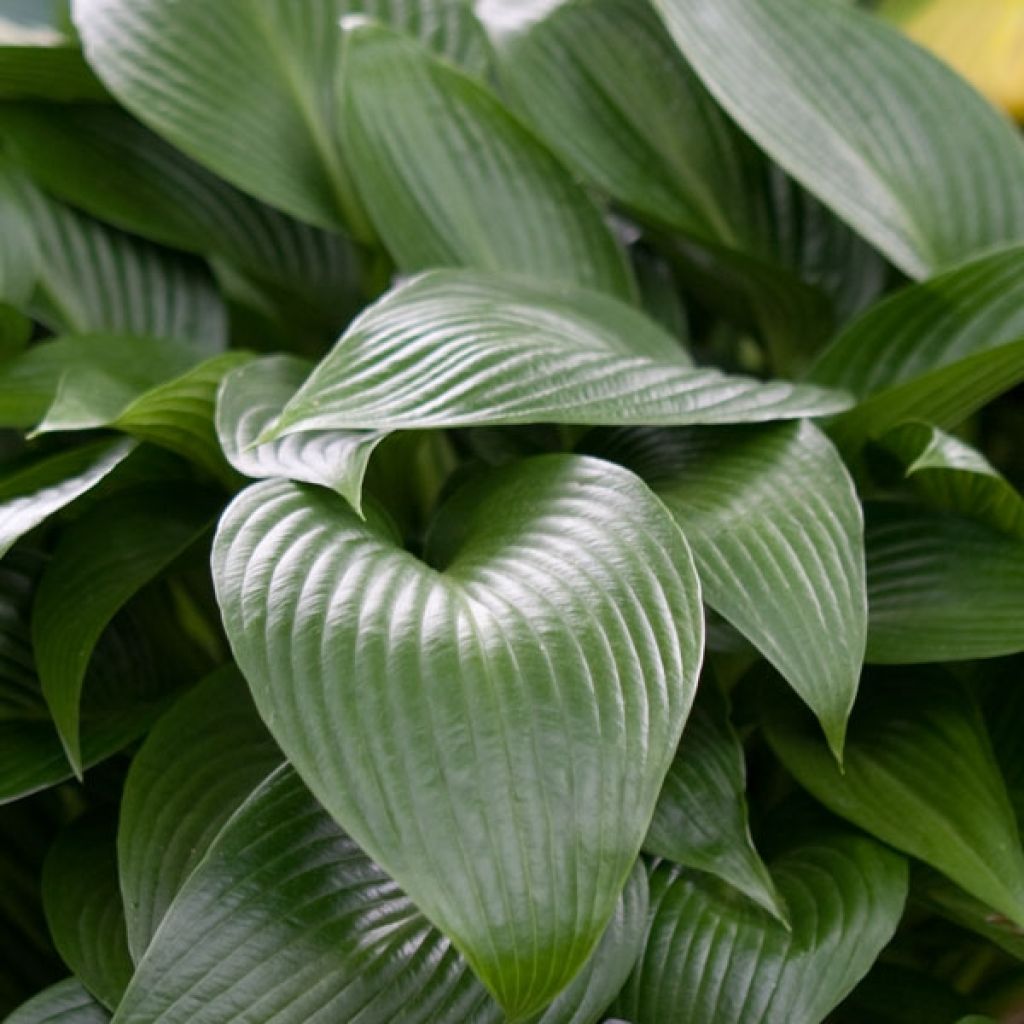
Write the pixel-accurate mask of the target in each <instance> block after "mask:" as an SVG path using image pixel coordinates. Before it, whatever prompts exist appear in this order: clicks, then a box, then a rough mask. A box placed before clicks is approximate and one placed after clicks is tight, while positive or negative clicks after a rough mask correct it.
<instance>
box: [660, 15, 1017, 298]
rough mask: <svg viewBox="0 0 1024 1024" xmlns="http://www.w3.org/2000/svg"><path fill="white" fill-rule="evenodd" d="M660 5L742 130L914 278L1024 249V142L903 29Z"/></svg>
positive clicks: (866, 19)
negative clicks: (991, 252)
mask: <svg viewBox="0 0 1024 1024" xmlns="http://www.w3.org/2000/svg"><path fill="white" fill-rule="evenodd" d="M654 6H655V8H656V10H658V12H659V13H660V14H661V15H662V17H663V18H664V19H665V22H666V25H667V26H668V29H669V31H670V32H671V34H672V36H673V38H674V39H675V41H676V43H677V44H678V46H679V48H680V49H681V50H682V51H683V53H684V54H685V56H686V58H687V59H688V60H689V61H690V63H691V64H692V65H693V67H694V69H695V70H696V72H697V74H699V75H700V77H701V78H702V79H703V81H704V84H705V85H706V86H707V87H708V89H709V90H710V91H711V93H712V95H714V97H715V98H716V99H717V100H718V102H719V103H721V104H722V106H723V107H724V108H725V109H726V111H727V112H728V113H729V114H730V115H731V116H732V117H733V118H735V120H736V121H737V122H738V123H739V125H740V127H741V128H743V130H744V131H745V132H747V133H748V134H749V135H750V136H751V138H753V139H754V141H755V142H757V144H758V145H759V146H761V147H762V148H763V149H764V150H765V151H766V152H767V153H768V154H769V155H770V156H771V157H772V158H773V159H774V160H776V161H777V162H778V163H779V164H780V165H781V166H782V167H783V168H785V169H786V170H787V171H788V172H789V173H790V174H792V175H793V177H794V178H796V179H797V180H798V181H800V182H801V183H802V184H803V185H805V186H806V187H807V188H808V189H809V190H810V191H811V192H813V193H814V194H815V195H817V196H818V197H819V198H820V199H821V200H822V201H823V202H825V203H826V204H827V205H828V206H830V207H831V208H832V209H833V210H835V211H836V213H838V214H839V216H841V217H842V218H843V219H844V220H846V221H847V222H848V223H849V224H850V225H851V226H852V227H853V228H854V229H855V230H856V231H857V232H858V233H859V234H861V235H862V236H863V237H864V238H866V239H868V240H869V241H870V242H872V243H873V244H874V245H875V246H876V247H877V248H878V249H880V250H881V251H882V252H883V253H884V254H885V255H886V256H888V257H889V259H890V260H891V261H892V262H893V263H895V264H896V265H897V266H898V267H899V268H900V269H901V270H903V271H904V272H905V273H907V274H908V275H910V276H911V277H915V278H920V277H927V276H929V275H930V274H933V273H934V272H935V271H936V270H938V269H940V268H943V267H947V266H949V265H951V264H954V263H958V262H960V261H962V260H964V259H967V258H969V257H971V256H974V255H978V254H979V253H981V252H984V251H985V250H986V249H989V248H992V247H993V246H996V245H999V244H1003V243H1009V242H1016V241H1022V240H1024V191H1022V189H1021V187H1020V182H1021V180H1022V178H1024V145H1022V143H1021V139H1020V137H1019V135H1018V133H1017V132H1016V131H1015V130H1014V128H1013V127H1012V126H1011V125H1010V123H1009V122H1008V121H1007V120H1006V119H1005V118H1004V117H1002V116H1001V115H1000V114H999V113H997V112H996V111H995V110H994V109H993V108H992V107H991V106H989V105H988V104H987V103H986V102H985V101H984V100H983V99H982V98H981V97H980V96H979V95H978V94H977V93H976V92H974V91H973V90H972V89H971V88H970V87H969V86H967V85H966V84H965V83H964V81H963V80H962V79H961V78H959V77H958V76H957V75H956V74H955V72H953V71H952V70H950V69H949V68H948V67H947V66H946V65H945V64H943V63H941V62H940V61H938V60H937V59H935V58H934V57H932V56H931V55H930V54H928V53H926V52H925V51H923V50H921V49H918V48H917V47H916V46H914V45H913V44H912V43H910V42H909V41H908V40H906V39H905V38H904V37H903V36H901V35H900V34H899V33H898V32H896V31H895V30H894V29H892V28H889V27H888V26H886V25H884V24H883V23H882V22H881V21H879V20H878V19H875V18H873V17H872V16H871V15H870V14H868V13H865V12H863V11H859V10H857V8H856V7H855V6H854V5H852V4H842V3H835V2H832V0H762V2H759V3H756V4H751V3H749V0H654ZM982 153H983V154H984V155H985V156H984V159H983V160H982V159H979V154H982Z"/></svg>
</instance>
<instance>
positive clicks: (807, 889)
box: [614, 760, 907, 1024]
mask: <svg viewBox="0 0 1024 1024" xmlns="http://www.w3.org/2000/svg"><path fill="white" fill-rule="evenodd" d="M830 767H832V768H833V770H835V769H834V766H832V765H831V760H830ZM772 875H773V877H774V879H775V884H776V885H777V887H778V889H779V892H780V894H781V895H782V898H783V899H784V900H785V901H786V906H788V907H789V910H790V919H791V921H792V931H787V930H786V928H784V927H783V926H782V925H781V924H780V923H779V922H778V921H776V920H775V919H774V918H773V917H771V916H770V915H769V914H767V913H766V912H765V911H763V910H761V909H760V908H758V907H755V906H754V905H753V904H751V903H750V902H748V901H747V900H744V899H741V898H738V897H737V896H736V894H735V893H734V892H733V891H732V890H730V889H728V888H727V887H725V886H724V885H723V884H722V883H721V882H718V881H717V880H715V879H712V878H709V877H708V876H707V875H702V874H699V873H697V872H689V871H680V870H678V869H676V868H673V867H671V866H670V865H666V864H663V865H662V866H660V867H659V868H657V870H656V871H655V872H654V875H653V877H652V879H651V903H652V908H653V912H652V920H651V924H650V930H649V932H648V935H647V944H646V947H645V950H644V952H643V954H642V955H641V957H640V961H639V962H638V964H637V966H636V968H635V969H634V972H633V976H632V978H631V979H630V982H629V984H628V985H627V986H626V989H625V990H624V992H623V993H622V995H621V996H620V997H619V1000H618V1001H617V1002H616V1004H615V1008H614V1009H615V1012H616V1013H617V1014H619V1015H621V1016H622V1017H623V1018H624V1019H626V1020H628V1021H631V1022H632V1024H696V1022H698V1021H699V1022H705V1021H707V1022H712V1021H713V1022H714V1024H817V1022H819V1021H822V1020H824V1019H825V1018H826V1017H827V1016H828V1014H829V1013H830V1012H831V1010H832V1009H833V1008H834V1007H835V1006H836V1005H837V1004H838V1003H839V1002H840V1001H841V1000H842V999H843V998H844V997H845V996H846V995H847V993H849V991H850V990H851V989H852V988H853V987H854V985H856V983H857V982H858V981H860V979H861V978H862V977H863V976H864V975H865V974H866V973H867V971H868V969H869V968H870V967H871V965H872V963H873V962H874V960H875V958H876V957H877V956H878V954H879V953H880V952H881V950H882V949H883V948H884V947H885V946H886V944H887V943H888V942H889V940H890V938H892V935H893V932H895V930H896V925H897V924H898V923H899V919H900V916H901V915H902V913H903V904H904V901H905V899H906V893H907V866H906V862H905V861H904V860H903V858H902V857H899V856H898V855H897V854H895V853H892V852H891V851H890V850H887V849H885V848H884V847H883V846H881V845H880V844H878V843H876V842H874V841H873V840H871V839H868V838H867V837H866V836H859V835H853V834H844V833H838V834H828V833H825V834H823V835H821V836H820V837H818V838H816V839H814V840H812V841H808V842H806V843H803V844H801V845H799V846H797V847H795V848H794V849H792V850H790V851H788V852H786V853H785V854H784V855H783V856H781V857H780V858H778V859H777V860H776V861H775V862H774V863H773V865H772Z"/></svg>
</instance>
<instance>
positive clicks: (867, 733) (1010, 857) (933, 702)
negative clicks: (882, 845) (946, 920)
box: [765, 669, 1024, 923]
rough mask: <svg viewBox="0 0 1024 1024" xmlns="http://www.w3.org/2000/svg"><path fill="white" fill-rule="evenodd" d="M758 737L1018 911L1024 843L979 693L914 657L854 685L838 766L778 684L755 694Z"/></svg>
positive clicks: (865, 816) (835, 802) (800, 772)
mask: <svg viewBox="0 0 1024 1024" xmlns="http://www.w3.org/2000/svg"><path fill="white" fill-rule="evenodd" d="M765 728H766V732H767V736H768V740H769V742H770V743H771V745H772V747H773V749H774V750H775V752H776V753H777V754H778V756H779V757H780V758H781V760H782V762H783V764H784V765H785V766H786V767H787V768H788V769H789V770H790V771H791V772H792V773H793V775H795V776H796V778H797V780H798V781H799V783H800V784H801V785H802V786H804V787H805V788H806V789H807V790H809V791H810V792H811V793H812V794H813V795H814V796H815V797H817V799H819V800H820V801H821V802H822V803H823V804H825V806H826V807H828V808H829V809H830V810H832V811H834V812H835V813H837V814H840V815H842V816H843V817H844V818H848V819H849V820H850V821H852V822H854V824H856V825H859V826H860V827H861V828H864V829H866V830H867V831H868V832H870V833H871V834H872V835H875V836H877V837H878V838H879V839H881V840H882V841H884V842H887V843H889V844H891V845H892V846H895V847H896V848H897V849H899V850H903V851H904V852H906V853H909V854H910V855H911V856H914V857H917V858H919V859H920V860H923V861H924V862H925V863H926V864H930V865H931V866H932V867H934V868H936V869H937V870H939V871H941V872H942V873H943V874H944V875H946V876H948V877H949V878H951V879H952V880H953V881H955V882H956V883H957V884H958V885H961V886H962V887H963V888H964V889H966V890H967V891H968V892H970V893H972V894H973V895H974V896H976V897H977V898H978V899H981V900H983V901H984V902H986V903H988V904H990V905H991V906H992V907H994V908H996V909H997V910H999V911H1000V912H1001V913H1003V914H1005V915H1006V916H1007V917H1009V918H1011V919H1012V920H1014V921H1016V922H1018V923H1021V922H1024V851H1022V849H1021V842H1020V837H1019V835H1018V832H1017V823H1016V821H1015V819H1014V815H1013V809H1012V808H1011V806H1010V802H1009V799H1008V797H1007V794H1006V786H1005V784H1004V782H1003V779H1002V776H1001V775H1000V773H999V767H998V765H997V764H996V761H995V757H994V755H993V753H992V745H991V743H990V741H989V737H988V733H987V731H986V729H985V723H984V722H983V720H982V717H981V713H980V711H979V710H978V707H977V704H976V703H975V702H974V700H973V699H972V698H971V697H970V696H969V695H968V693H967V691H966V690H965V689H964V687H963V686H962V685H961V684H960V683H959V682H957V681H955V680H953V679H951V678H950V677H948V676H946V675H944V674H942V673H941V672H935V671H929V670H927V669H918V670H917V671H916V672H915V673H914V675H913V676H910V677H908V675H907V673H901V674H895V673H891V674H886V675H884V676H882V677H881V678H878V679H876V680H873V681H872V683H871V685H866V686H864V687H863V688H862V690H861V696H860V699H859V700H858V702H857V707H856V708H855V709H854V713H853V717H852V718H851V720H850V730H849V733H848V736H847V741H846V755H845V758H844V760H843V770H840V769H839V767H838V766H837V765H836V764H835V763H834V761H833V760H832V758H831V757H830V756H829V752H828V749H827V748H826V747H825V746H824V744H822V743H821V742H819V740H818V739H817V737H816V736H815V734H814V730H813V727H812V726H811V723H810V722H809V721H808V716H807V715H806V714H805V713H804V712H803V711H802V709H801V708H800V706H799V705H798V704H797V703H795V702H794V701H792V700H789V699H786V698H785V697H784V695H783V694H781V693H775V692H774V691H773V692H772V694H771V699H770V700H766V702H765Z"/></svg>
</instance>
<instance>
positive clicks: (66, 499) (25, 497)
mask: <svg viewBox="0 0 1024 1024" xmlns="http://www.w3.org/2000/svg"><path fill="white" fill-rule="evenodd" d="M135 448H136V444H135V442H134V441H130V440H127V439H126V440H121V441H98V442H95V443H92V444H87V445H83V446H82V447H81V448H73V449H71V450H70V451H66V452H60V453H58V454H56V455H48V456H46V457H45V458H42V459H39V460H37V461H35V462H32V463H30V464H29V465H28V466H26V467H25V468H23V469H18V470H16V471H15V472H14V473H10V474H8V475H6V476H4V477H3V478H2V479H0V557H2V556H3V555H5V554H6V553H7V552H8V551H9V550H10V548H11V545H12V544H14V542H15V541H17V540H18V539H19V538H21V537H23V536H24V535H25V534H26V533H28V532H29V531H30V530H33V529H35V528H36V527H37V526H38V525H39V524H40V523H42V522H45V521H46V520H47V519H48V518H49V517H50V516H52V515H53V514H54V513H55V512H59V511H60V510H61V509H62V508H64V507H65V506H67V505H70V504H71V502H73V501H74V500H75V499H76V498H78V497H81V495H83V494H85V493H86V492H87V491H90V490H92V488H93V487H95V486H96V484H98V483H99V482H100V481H101V480H103V479H104V477H106V476H107V475H108V474H109V473H111V472H113V470H115V469H116V468H117V467H118V466H120V465H121V463H122V462H124V460H125V459H126V458H128V456H129V455H131V453H132V452H133V451H134V450H135Z"/></svg>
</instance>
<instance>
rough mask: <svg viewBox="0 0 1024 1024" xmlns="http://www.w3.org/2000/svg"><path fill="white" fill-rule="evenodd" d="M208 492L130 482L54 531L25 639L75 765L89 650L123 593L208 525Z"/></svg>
mask: <svg viewBox="0 0 1024 1024" xmlns="http://www.w3.org/2000/svg"><path fill="white" fill-rule="evenodd" d="M211 498H212V496H211V495H207V494H204V493H203V492H195V491H185V490H183V489H182V488H181V486H180V485H179V486H178V487H173V486H165V487H160V486H154V487H148V488H137V489H135V490H133V491H129V492H124V493H121V494H118V495H116V496H114V497H111V498H109V499H107V500H106V501H103V502H101V503H99V504H97V505H95V506H94V507H93V508H91V509H90V510H89V511H88V512H87V513H86V514H85V515H84V516H83V517H82V518H81V519H79V520H77V521H76V522H74V523H72V524H71V525H70V526H69V527H68V528H67V529H66V530H65V531H64V533H63V534H62V536H61V539H60V542H59V543H58V545H57V548H56V550H55V552H54V555H53V558H52V560H51V561H50V563H49V564H48V565H47V567H46V570H45V571H44V573H43V576H42V579H41V580H40V582H39V589H38V592H37V594H36V598H35V603H34V605H33V610H32V646H33V648H34V650H35V654H36V665H37V668H38V671H39V679H40V682H41V683H42V687H43V694H44V695H45V697H46V702H47V704H48V705H49V707H50V711H51V713H52V715H53V720H54V722H55V723H56V725H57V731H58V732H59V733H60V737H61V740H62V742H63V743H64V747H65V749H66V750H67V754H68V759H69V761H70V762H71V766H72V767H73V768H74V769H75V770H76V772H79V773H80V772H81V768H82V750H81V741H80V729H79V710H80V701H81V693H82V684H83V681H84V679H85V672H86V669H87V668H88V665H89V661H90V659H91V657H92V653H93V649H94V648H95V646H96V643H97V641H98V640H99V638H100V636H101V635H102V633H103V631H104V629H105V628H106V627H107V625H108V624H109V622H110V620H111V619H112V618H113V616H114V615H115V614H116V612H117V611H118V610H119V609H120V608H121V607H122V606H123V605H124V604H125V603H126V602H127V601H128V599H129V598H130V597H132V596H133V595H134V594H135V593H136V592H137V591H138V590H140V589H141V588H142V587H143V586H145V584H147V583H149V582H150V581H151V580H153V579H154V578H156V577H157V576H158V575H159V574H160V573H161V572H162V571H163V570H164V569H166V568H167V567H168V566H169V565H170V564H171V563H172V562H173V561H174V560H175V559H176V558H177V557H178V556H179V555H181V554H182V553H183V552H185V551H186V550H187V549H188V548H189V547H191V546H192V544H193V543H195V542H196V541H197V540H198V539H199V537H201V536H202V534H203V533H205V532H206V531H207V530H208V529H209V527H210V524H211V520H212V518H213V515H214V507H215V506H214V505H213V504H212V500H211ZM111 537H116V544H112V543H111Z"/></svg>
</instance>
